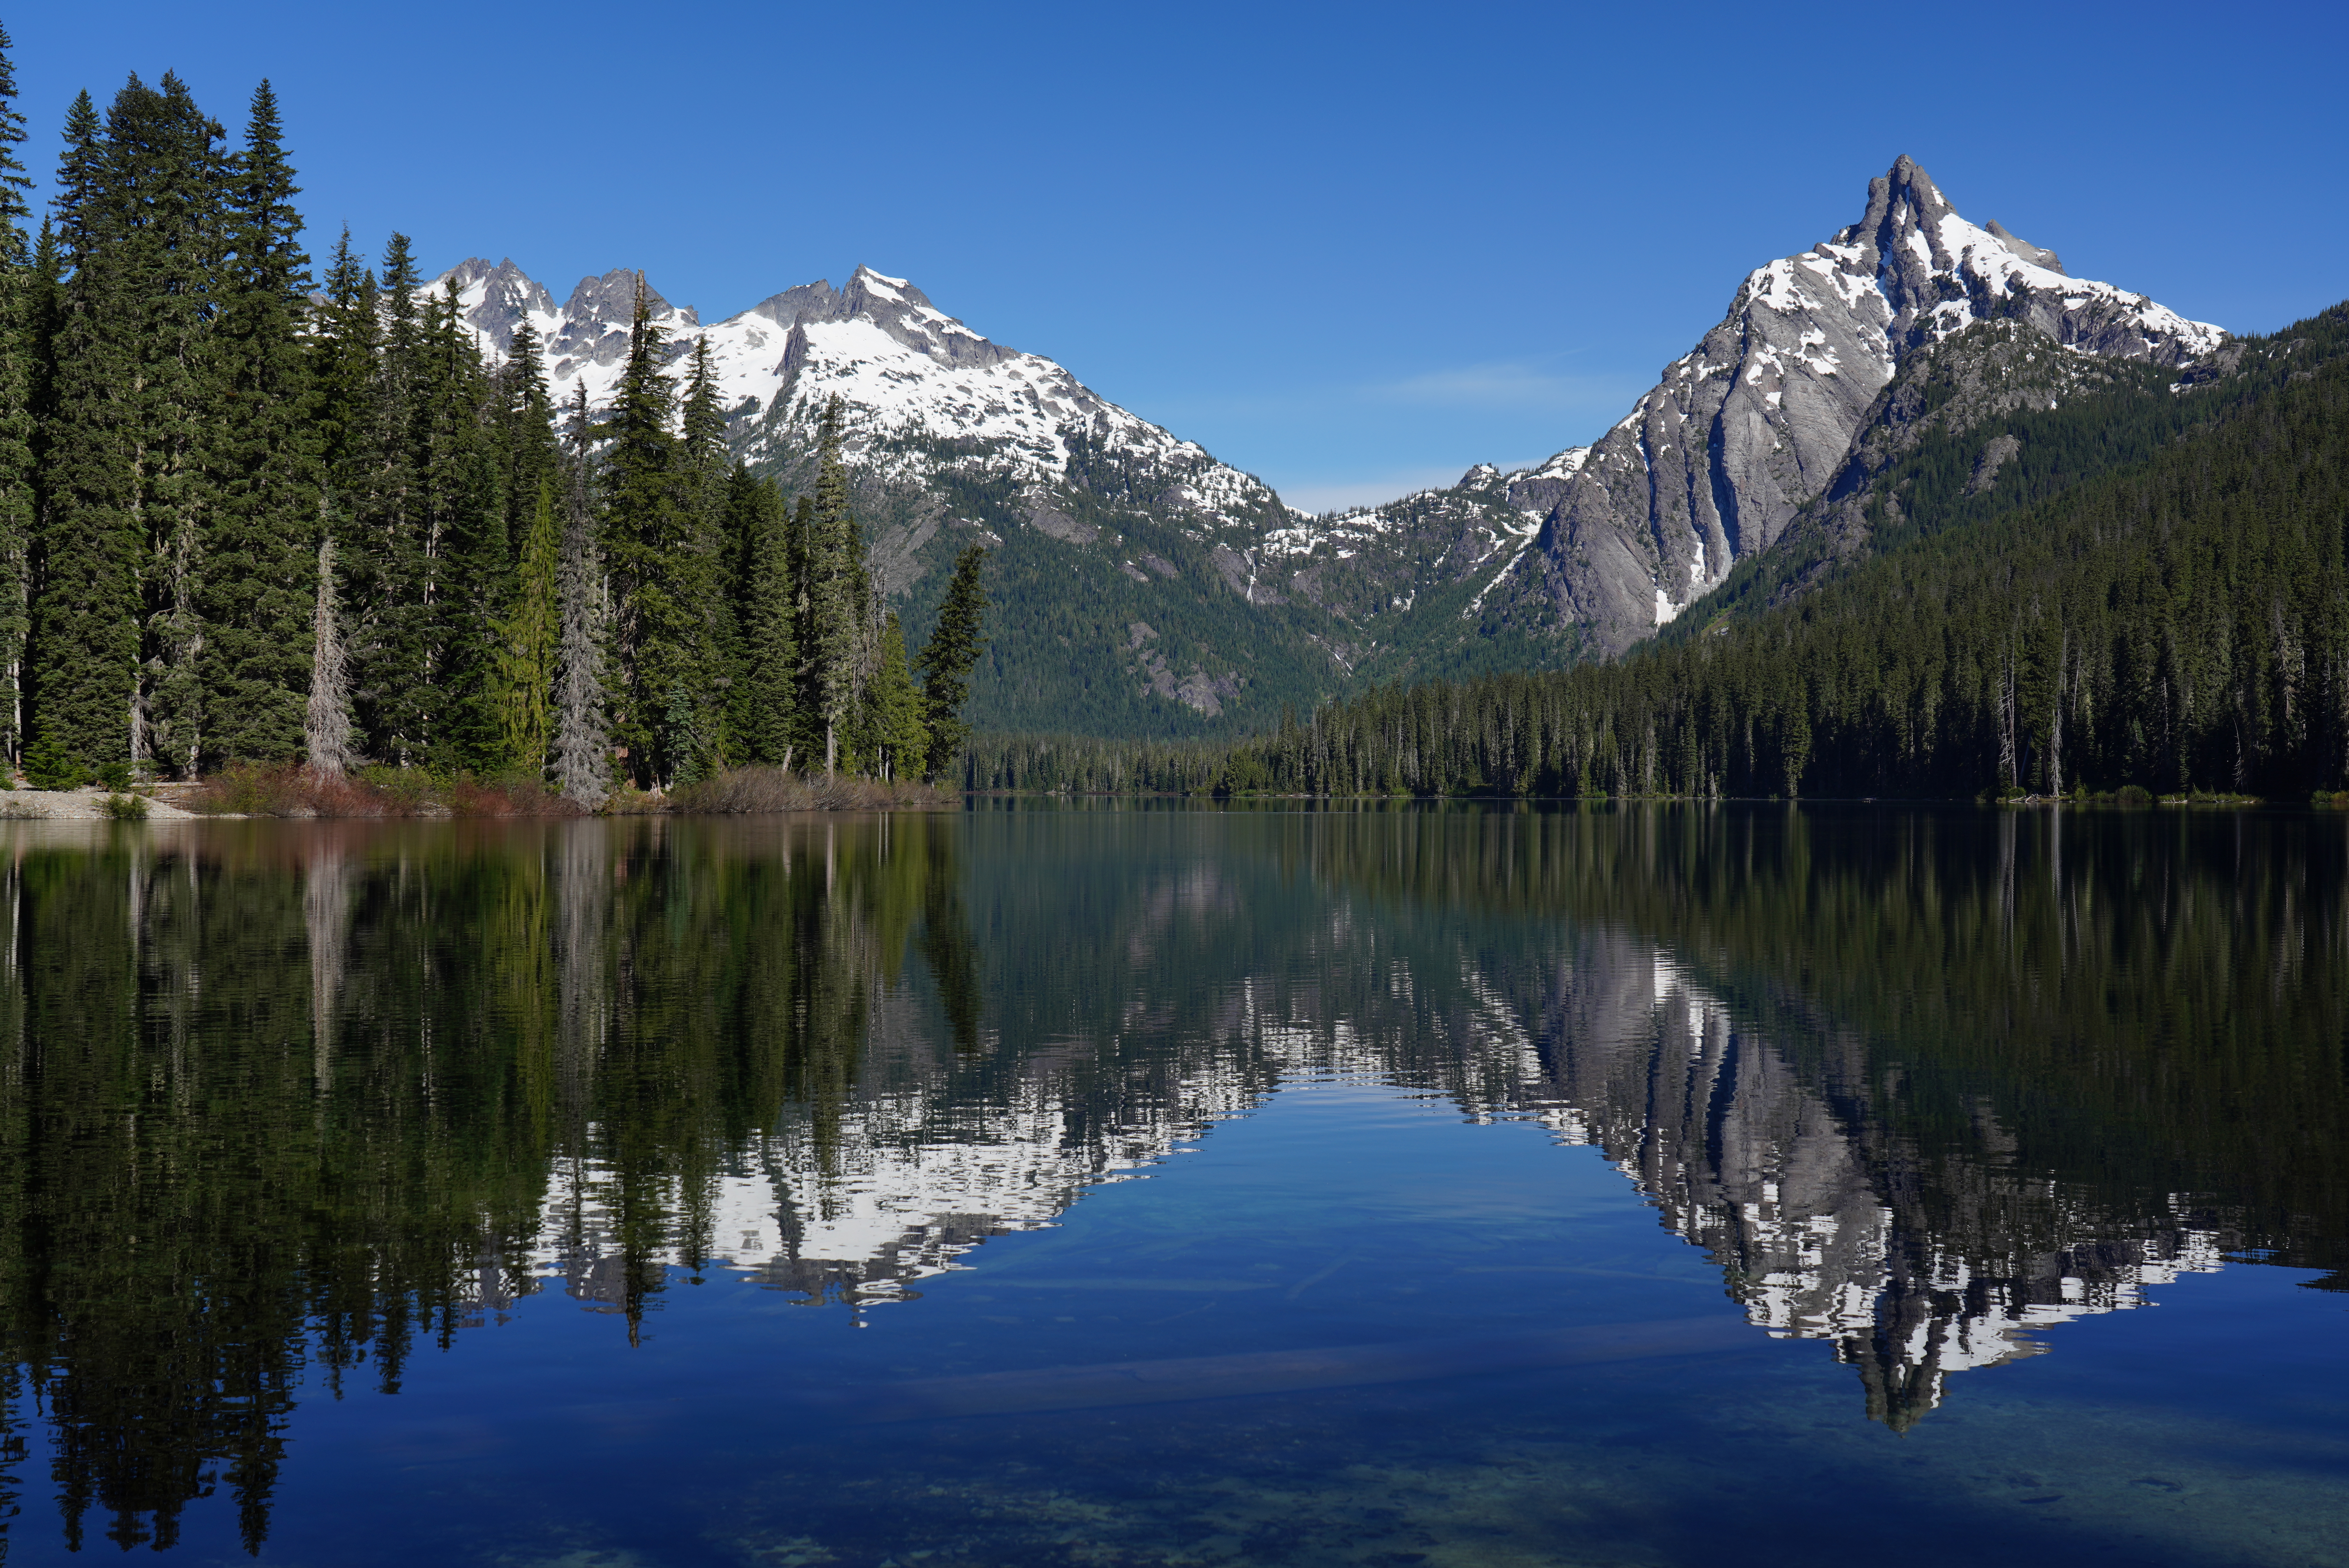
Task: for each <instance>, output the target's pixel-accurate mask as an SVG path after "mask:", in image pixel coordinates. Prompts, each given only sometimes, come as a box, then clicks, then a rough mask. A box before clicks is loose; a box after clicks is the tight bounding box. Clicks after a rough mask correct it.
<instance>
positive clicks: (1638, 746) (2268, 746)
mask: <svg viewBox="0 0 2349 1568" xmlns="http://www.w3.org/2000/svg"><path fill="white" fill-rule="evenodd" d="M2160 395H2161V396H2162V397H2165V398H2170V399H2173V400H2176V401H2178V402H2181V403H2182V404H2184V405H2185V407H2187V408H2188V410H2189V413H2190V415H2191V418H2183V419H2180V420H2178V423H2179V424H2180V425H2182V426H2183V428H2182V431H2181V433H2179V434H2178V435H2176V436H2175V437H2172V438H2168V439H2161V440H2156V439H2154V438H2152V437H2150V436H2128V437H2127V438H2116V443H2115V446H2116V449H2118V450H2120V451H2123V452H2146V451H2148V450H2149V455H2146V456H2143V457H2142V458H2141V459H2139V460H2136V461H2132V462H2125V463H2115V462H2110V461H2106V460H2104V459H2091V458H2089V457H2085V456H2084V457H2079V458H2077V459H2061V458H2060V457H2059V459H2051V460H2050V464H2049V467H2048V469H2046V472H2047V473H2049V474H2055V475H2060V474H2063V473H2067V472H2068V473H2073V474H2084V475H2085V477H2083V478H2079V479H2077V480H2076V481H2075V482H2072V483H2070V484H2069V485H2068V486H2056V487H2055V488H2053V489H2052V490H2050V492H2049V493H2046V494H2044V495H2043V496H2040V497H2039V498H2038V499H2036V500H2029V501H2028V502H2027V503H2025V504H2019V505H2013V506H2010V507H2009V508H2007V509H2006V510H2004V511H1989V512H1986V513H1984V514H1982V515H1980V516H1976V517H1971V518H1965V517H1961V520H1960V521H1953V522H1948V523H1946V524H1945V525H1941V526H1920V527H1918V528H1916V529H1914V530H1913V531H1910V532H1909V533H1907V534H1906V535H1904V536H1902V537H1900V538H1899V539H1898V540H1897V541H1896V542H1893V543H1891V544H1890V545H1889V547H1887V548H1883V549H1880V550H1878V552H1875V553H1873V554H1870V555H1868V556H1867V557H1866V558H1865V559H1863V560H1861V561H1860V562H1858V563H1857V564H1855V565H1853V566H1850V567H1848V568H1847V569H1845V570H1842V571H1840V572H1838V573H1833V574H1831V575H1830V576H1829V577H1828V578H1826V580H1825V581H1824V583H1822V585H1820V586H1818V587H1816V589H1814V590H1813V591H1812V592H1810V593H1806V594H1805V595H1802V596H1800V597H1798V598H1796V599H1795V600H1794V601H1793V602H1791V603H1784V604H1780V605H1778V606H1776V607H1773V608H1761V609H1754V610H1752V611H1750V613H1739V614H1730V615H1727V616H1725V617H1716V616H1713V615H1710V614H1700V615H1697V616H1694V617H1692V620H1693V621H1694V622H1695V624H1696V625H1697V627H1698V628H1699V629H1701V631H1702V634H1697V635H1689V636H1686V637H1683V638H1682V639H1680V640H1677V641H1667V642H1663V643H1661V644H1660V645H1652V646H1649V647H1645V648H1642V649H1640V650H1638V651H1635V652H1634V653H1633V654H1632V655H1630V656H1628V657H1626V658H1625V659H1623V660H1621V661H1620V662H1619V663H1615V664H1611V665H1588V666H1583V667H1579V668H1576V669H1572V670H1568V671H1564V672H1560V673H1556V674H1548V675H1498V676H1485V677H1481V678H1476V679H1472V680H1466V681H1461V682H1432V683H1427V684H1423V685H1421V686H1413V687H1411V688H1408V689H1405V688H1402V687H1398V686H1387V687H1382V688H1380V689H1377V690H1374V691H1371V692H1369V693H1365V694H1364V695H1362V696H1359V697H1355V698H1352V699H1350V700H1349V701H1346V702H1342V703H1339V704H1334V705H1331V706H1330V707H1325V708H1323V709H1321V710H1319V711H1318V712H1316V713H1315V714H1314V715H1313V716H1312V717H1311V718H1310V719H1309V721H1308V722H1306V723H1304V724H1302V725H1293V726H1284V727H1283V728H1282V729H1281V730H1280V731H1279V732H1278V733H1277V734H1268V735H1265V736H1262V737H1259V738H1257V739H1254V740H1251V741H1247V742H1243V743H1240V744H1238V745H1237V746H1233V747H1230V748H1226V749H1225V751H1224V753H1223V755H1222V758H1221V761H1220V762H1219V765H1218V767H1217V769H1216V777H1215V780H1214V788H1216V789H1218V790H1220V791H1222V792H1225V793H1244V792H1247V791H1249V790H1254V789H1268V790H1273V791H1278V792H1293V793H1306V794H1340V795H1351V794H1381V793H1393V792H1398V791H1400V792H1405V793H1411V794H1418V795H1454V794H1469V795H1528V794H1530V795H1547V796H1580V795H1589V794H1594V793H1599V794H1608V795H1657V794H1671V795H1702V796H1714V795H1745V796H1756V797H1758V796H1774V797H1793V796H1796V795H1803V796H1818V795H1830V796H1836V795H1840V796H1856V795H1868V796H1908V797H1920V798H1921V797H1942V798H1949V797H1959V798H1963V797H1969V796H1972V795H1975V794H1977V793H1979V792H1981V791H1982V790H1984V789H1992V790H2009V791H2011V792H2012V793H2014V794H2017V795H2021V794H2024V793H2038V794H2042V795H2055V794H2064V793H2067V792H2071V791H2075V790H2076V789H2080V788H2081V787H2082V786H2084V785H2085V787H2087V788H2089V789H2116V788H2119V787H2120V786H2122V785H2124V784H2136V785H2138V786H2140V787H2143V788H2147V789H2158V790H2161V791H2164V792H2168V793H2178V794H2185V793H2189V792H2190V791H2193V790H2197V789H2200V790H2209V789H2219V790H2222V791H2227V792H2231V793H2235V794H2242V793H2245V792H2251V793H2261V794H2270V795H2288V796H2295V797H2298V796H2305V795H2307V794H2308V793H2309V792H2310V791H2311V790H2312V789H2320V788H2322V789H2333V788H2338V787H2340V786H2341V785H2342V784H2343V783H2344V781H2349V306H2344V307H2338V308H2336V309H2334V310H2333V311H2331V312H2328V313H2326V314H2325V315H2323V316H2322V317H2319V318H2316V319H2315V320H2313V321H2310V322H2303V323H2302V324H2300V325H2297V326H2295V327H2293V328H2291V329H2289V330H2288V331H2287V332H2286V333H2283V334H2280V335H2278V336H2277V337H2276V338H2273V339H2270V340H2265V341H2260V342H2253V343H2251V344H2247V345H2245V346H2244V356H2243V360H2242V365H2241V368H2240V369H2239V370H2238V371H2237V372H2235V373H2233V374H2232V375H2231V376H2230V377H2227V378H2225V379H2221V380H2219V381H2215V382H2213V383H2211V384H2210V385H2209V386H2208V387H2203V388H2202V389H2200V390H2192V391H2187V392H2185V393H2183V394H2182V395H2181V394H2173V393H2170V392H2169V391H2168V389H2167V387H2164V388H2163V389H2162V390H2161V394H2160ZM2059 412H2060V411H2059ZM2168 418H2171V417H2170V416H2166V415H2165V416H2164V417H2163V418H2162V419H2155V418H2152V417H2151V416H2147V428H2152V429H2156V430H2158V429H2159V428H2161V427H2162V425H2163V423H2164V421H2165V420H2167V419H2168ZM2029 428H2030V429H2031V430H2033V431H2034V432H2037V434H2039V435H2043V436H2044V435H2046V434H2047V433H2046V432H2045V431H2043V430H2040V429H2039V428H2038V427H2036V426H2032V427H2029ZM2132 428H2134V427H2132ZM2079 438H2080V440H2081V441H2082V442H2083V443H2085V442H2086V440H2087V436H2086V434H2085V428H2083V430H2082V431H2081V432H2080V433H2079ZM2044 444H2046V445H2049V446H2054V447H2061V446H2062V444H2063V443H2061V442H2060V441H2057V440H2055V439H2054V438H2053V437H2049V438H2048V439H2047V440H2046V441H2045V442H2044ZM2030 449H2031V442H2030V440H2028V439H2026V441H2025V443H2024V446H2023V450H2024V451H2026V452H2027V451H2029V450H2030ZM1928 459H1930V461H1929V460H1928ZM1919 461H1920V463H1925V464H1926V466H1927V468H1931V467H1932V466H1933V465H1934V464H1938V465H1939V469H1937V470H1936V471H1939V472H1941V473H1942V474H1943V478H1942V479H1940V480H1935V481H1934V483H1936V484H1940V485H1943V486H1944V489H1945V490H1946V489H1948V488H1950V487H1953V486H1955V485H1956V482H1957V481H1955V480H1951V479H1948V477H1947V476H1948V475H1949V474H1951V473H1954V472H1955V471H1956V470H1957V469H1958V468H1959V466H1960V465H1959V464H1958V463H1957V462H1956V460H1955V459H1952V458H1951V457H1950V456H1949V454H1948V452H1947V451H1946V450H1943V449H1940V448H1932V449H1928V451H1927V454H1926V457H1925V458H1920V459H1919ZM2067 464H2068V466H2067ZM1918 471H1919V472H1920V474H1921V473H1923V472H1925V471H1926V469H1919V470H1918ZM2025 477H2026V479H2027V478H2028V476H2027V474H2026V476H2025ZM2016 482H2017V484H2018V486H2022V487H2023V489H2024V490H2026V491H2028V490H2030V488H2031V487H2030V486H2029V485H2026V484H2025V483H2024V480H2017V481H2016ZM2033 482H2035V481H2033ZM2047 482H2048V483H2049V484H2050V485H2054V480H2053V479H2050V480H2048V481H2047ZM1920 514H1921V515H1925V516H1928V517H1930V516H1935V515H1938V514H1937V513H1935V512H1934V511H1933V510H1932V509H1931V508H1930V507H1924V506H1920V507H1919V508H1917V509H1914V511H1912V515H1920ZM1732 598H1733V601H1734V600H1735V596H1734V595H1733V596H1732ZM1738 603H1742V601H1739V602H1738ZM1083 755H1084V756H1085V758H1087V760H1086V761H1085V762H1084V764H1083V766H1082V767H1081V768H1079V769H1076V770H1075V771H1074V773H1073V774H1071V772H1070V769H1067V768H1064V767H1059V766H1057V765H1056V766H1054V767H1052V768H1048V769H1044V770H1045V771H1050V772H1054V773H1055V774H1056V775H1057V776H1063V777H1070V778H1071V779H1072V780H1073V779H1079V778H1081V779H1083V780H1084V782H1083V783H1081V784H1073V785H1072V787H1079V788H1106V789H1124V788H1134V789H1138V788H1149V787H1151V786H1149V785H1147V784H1144V783H1143V782H1141V780H1143V779H1145V778H1148V777H1151V776H1152V775H1153V774H1154V772H1159V771H1163V769H1160V768H1159V763H1158V759H1156V758H1153V759H1152V760H1151V762H1150V765H1148V766H1144V765H1143V751H1142V749H1141V748H1133V747H1128V748H1124V750H1123V753H1119V752H1118V751H1117V748H1090V749H1088V750H1086V751H1085V752H1084V754H1083ZM1040 763H1041V758H1040V756H1039V755H1038V753H1037V750H1036V747H1035V745H1034V743H1021V744H1019V745H1011V744H1008V743H1007V744H1000V745H995V746H988V747H978V748H973V756H972V763H971V766H970V767H969V769H968V771H967V774H966V777H967V779H968V780H969V781H970V782H971V783H973V784H974V785H978V786H979V787H1013V786H1010V785H1009V782H1008V781H1009V779H1013V778H1019V777H1033V776H1035V775H1036V773H1037V772H1038V771H1039V770H1040ZM1186 776H1187V775H1186Z"/></svg>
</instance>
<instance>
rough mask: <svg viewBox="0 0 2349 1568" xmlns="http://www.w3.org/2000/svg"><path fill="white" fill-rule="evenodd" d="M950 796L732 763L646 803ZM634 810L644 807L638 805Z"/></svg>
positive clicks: (786, 807) (733, 811) (786, 806)
mask: <svg viewBox="0 0 2349 1568" xmlns="http://www.w3.org/2000/svg"><path fill="white" fill-rule="evenodd" d="M953 800H954V798H953V797H952V796H950V795H948V794H947V793H946V792H945V791H943V790H940V789H933V788H931V787H930V786H929V785H926V784H915V783H906V782H898V783H885V782H883V781H882V780H880V779H850V778H838V779H811V778H809V777H807V776H806V775H804V774H798V773H787V772H785V771H784V770H783V769H780V768H757V767H754V768H736V769H730V770H729V771H727V772H724V773H720V774H719V775H718V776H717V777H716V778H714V779H703V780H702V781H701V782H699V783H698V784H688V785H685V786H683V787H681V788H679V789H677V790H675V791H673V792H672V793H671V794H670V795H669V797H668V799H667V801H666V802H663V803H661V804H660V805H658V806H655V807H652V808H650V809H654V810H660V809H666V810H670V811H677V812H684V813H688V814H692V815H716V816H746V815H751V814H755V813H759V812H765V811H885V810H909V809H935V808H937V807H943V806H948V805H951V804H953ZM636 809H637V810H645V809H647V808H646V807H642V806H639V807H637V808H636Z"/></svg>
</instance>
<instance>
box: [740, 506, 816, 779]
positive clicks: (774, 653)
mask: <svg viewBox="0 0 2349 1568" xmlns="http://www.w3.org/2000/svg"><path fill="white" fill-rule="evenodd" d="M730 489H731V490H732V504H731V507H730V511H731V513H732V517H733V521H734V532H735V536H736V537H737V538H738V539H740V541H741V543H740V546H739V547H738V548H739V552H740V559H741V561H742V566H741V567H740V581H741V583H742V584H743V588H742V593H741V595H740V604H741V610H740V621H741V625H742V628H743V630H742V644H743V652H742V661H741V666H740V668H741V672H742V673H741V679H740V686H739V688H738V689H739V693H740V708H739V710H738V711H739V712H740V729H739V734H740V741H741V746H742V749H743V755H744V757H745V758H746V759H747V760H749V761H751V762H762V763H766V764H768V765H769V766H771V767H776V768H783V767H788V766H790V763H791V759H792V750H793V748H794V747H795V746H796V745H798V744H799V742H800V735H799V721H800V711H799V701H798V691H799V662H800V660H799V618H798V615H797V613H796V605H795V603H794V599H795V597H796V594H795V590H796V588H797V583H796V582H795V581H794V579H793V575H792V545H791V518H790V513H789V511H787V510H786V509H785V507H784V505H783V497H782V492H781V490H778V489H776V488H775V485H774V483H773V481H771V480H761V479H756V478H753V477H752V476H751V475H750V472H749V471H748V470H747V469H736V470H735V472H734V477H733V480H732V484H731V487H730ZM802 755H804V753H802Z"/></svg>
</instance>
